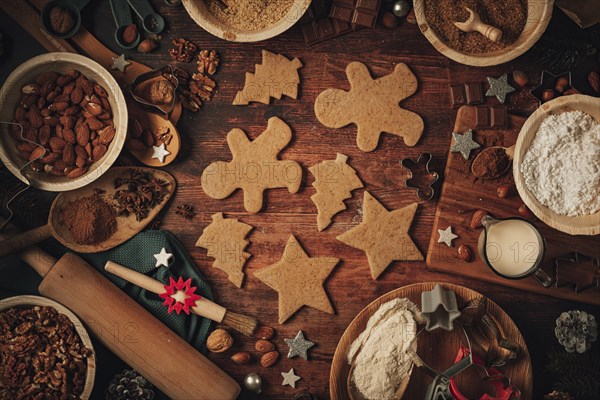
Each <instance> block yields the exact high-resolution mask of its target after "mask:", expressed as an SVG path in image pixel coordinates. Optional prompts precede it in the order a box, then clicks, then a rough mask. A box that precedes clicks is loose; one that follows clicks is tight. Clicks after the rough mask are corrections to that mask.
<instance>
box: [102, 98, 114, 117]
mask: <svg viewBox="0 0 600 400" xmlns="http://www.w3.org/2000/svg"><path fill="white" fill-rule="evenodd" d="M100 102H101V103H102V108H103V109H104V111H105V112H108V113H110V110H111V108H110V102H109V101H108V98H106V97H100Z"/></svg>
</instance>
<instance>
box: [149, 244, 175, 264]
mask: <svg viewBox="0 0 600 400" xmlns="http://www.w3.org/2000/svg"><path fill="white" fill-rule="evenodd" d="M154 258H156V266H155V268H158V267H160V266H164V267H167V268H169V261H171V259H172V258H173V254H171V253H167V251H166V250H165V248H164V247H163V248H162V249H161V250H160V253H158V254H155V255H154Z"/></svg>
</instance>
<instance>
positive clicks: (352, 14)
mask: <svg viewBox="0 0 600 400" xmlns="http://www.w3.org/2000/svg"><path fill="white" fill-rule="evenodd" d="M380 5H381V0H333V5H332V7H331V12H330V13H329V16H330V17H331V18H335V19H337V20H340V21H345V22H348V23H351V24H356V25H359V26H366V27H368V28H374V27H375V24H376V23H377V14H378V13H379V6H380Z"/></svg>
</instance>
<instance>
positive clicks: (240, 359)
mask: <svg viewBox="0 0 600 400" xmlns="http://www.w3.org/2000/svg"><path fill="white" fill-rule="evenodd" d="M251 359H252V355H250V353H249V352H247V351H240V352H238V353H235V354H234V355H232V356H231V361H233V362H234V363H236V364H242V365H243V364H248V363H249V362H250V360H251Z"/></svg>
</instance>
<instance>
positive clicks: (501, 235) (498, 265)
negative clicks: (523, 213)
mask: <svg viewBox="0 0 600 400" xmlns="http://www.w3.org/2000/svg"><path fill="white" fill-rule="evenodd" d="M485 251H486V255H487V258H488V261H489V264H490V265H491V266H492V268H494V269H495V270H496V271H498V272H499V273H500V274H502V275H506V276H510V277H519V276H521V275H523V274H526V273H527V272H529V271H530V270H531V269H532V268H533V267H534V266H535V265H536V264H537V262H538V258H539V257H540V254H541V253H542V252H543V242H542V239H541V237H540V236H539V234H538V233H537V231H536V230H535V228H533V227H532V226H531V225H530V224H529V223H527V222H525V221H522V220H519V219H508V220H504V221H499V222H496V223H492V224H490V225H489V226H488V227H487V240H486V244H485Z"/></svg>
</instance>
